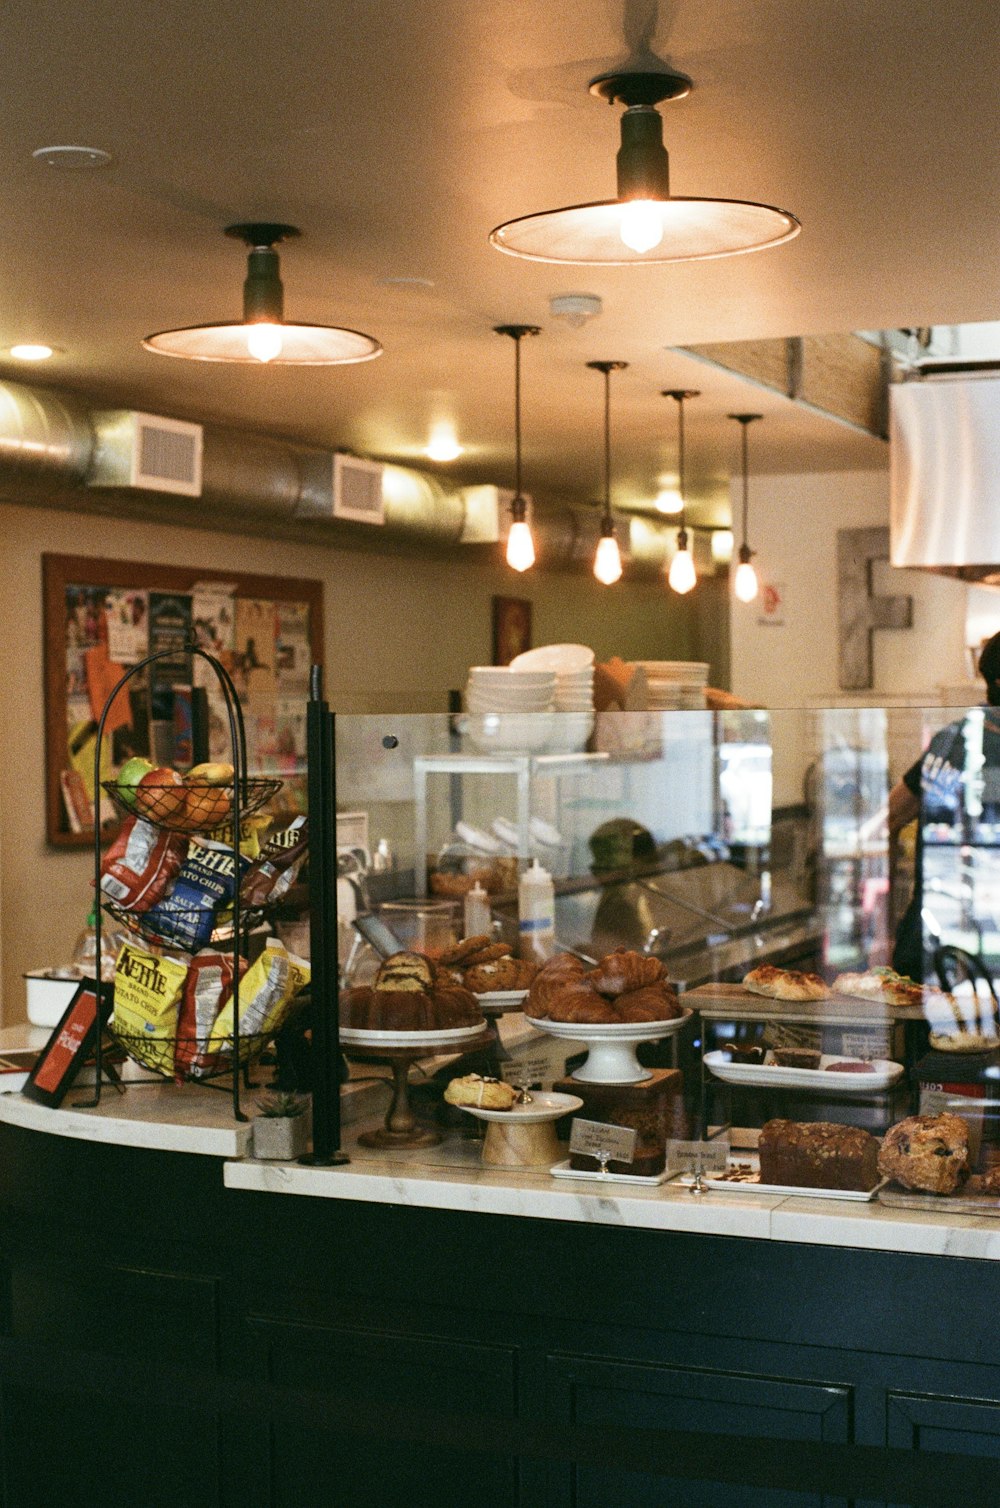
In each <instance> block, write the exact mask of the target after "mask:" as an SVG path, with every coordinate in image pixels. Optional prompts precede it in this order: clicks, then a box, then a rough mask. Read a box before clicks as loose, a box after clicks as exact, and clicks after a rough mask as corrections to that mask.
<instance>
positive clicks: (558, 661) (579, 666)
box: [511, 644, 594, 674]
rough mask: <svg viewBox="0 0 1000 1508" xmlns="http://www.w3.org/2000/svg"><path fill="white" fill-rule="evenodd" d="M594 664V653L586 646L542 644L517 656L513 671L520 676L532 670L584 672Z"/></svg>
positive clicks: (512, 667)
mask: <svg viewBox="0 0 1000 1508" xmlns="http://www.w3.org/2000/svg"><path fill="white" fill-rule="evenodd" d="M593 663H594V651H593V650H592V649H590V648H589V647H588V646H587V645H586V644H540V645H539V647H538V648H537V649H526V650H525V651H524V653H523V654H520V655H515V656H514V659H513V660H512V661H511V669H513V670H516V671H517V672H518V673H519V674H524V673H525V672H526V671H531V670H555V671H567V670H584V669H586V668H587V666H589V665H593Z"/></svg>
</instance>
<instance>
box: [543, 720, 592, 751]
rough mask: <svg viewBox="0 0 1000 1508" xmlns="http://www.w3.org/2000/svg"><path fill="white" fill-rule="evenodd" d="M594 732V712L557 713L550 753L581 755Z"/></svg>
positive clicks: (549, 745) (551, 736)
mask: <svg viewBox="0 0 1000 1508" xmlns="http://www.w3.org/2000/svg"><path fill="white" fill-rule="evenodd" d="M593 731H594V714H593V712H557V713H555V715H554V716H553V718H552V732H551V734H550V735H549V742H548V750H549V753H550V754H581V753H582V752H583V750H584V748H585V747H586V744H587V739H588V738H589V737H590V735H591V734H592V733H593Z"/></svg>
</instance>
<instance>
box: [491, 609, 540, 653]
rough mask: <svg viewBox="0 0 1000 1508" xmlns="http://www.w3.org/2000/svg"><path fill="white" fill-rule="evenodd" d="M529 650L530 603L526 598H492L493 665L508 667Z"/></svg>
mask: <svg viewBox="0 0 1000 1508" xmlns="http://www.w3.org/2000/svg"><path fill="white" fill-rule="evenodd" d="M530 648H531V603H530V601H529V600H528V598H527V597H494V598H493V663H494V665H509V664H510V662H511V660H513V658H514V656H515V655H519V654H523V653H524V651H525V650H526V649H530Z"/></svg>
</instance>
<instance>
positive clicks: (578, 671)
mask: <svg viewBox="0 0 1000 1508" xmlns="http://www.w3.org/2000/svg"><path fill="white" fill-rule="evenodd" d="M510 668H511V670H513V671H515V672H516V673H517V674H518V675H535V674H537V673H538V672H540V671H550V672H551V673H552V674H554V675H555V695H554V701H553V706H554V708H555V710H556V712H593V710H594V651H593V650H592V649H588V648H587V646H586V644H543V645H542V647H541V648H540V649H528V650H526V651H525V653H524V654H523V655H518V656H517V657H516V659H514V660H512V661H511V667H510Z"/></svg>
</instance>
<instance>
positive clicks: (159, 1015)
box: [112, 943, 187, 1041]
mask: <svg viewBox="0 0 1000 1508" xmlns="http://www.w3.org/2000/svg"><path fill="white" fill-rule="evenodd" d="M186 977H187V967H186V965H184V964H182V963H178V962H177V961H176V960H175V959H173V958H158V957H157V956H156V954H155V953H149V952H147V951H146V949H145V948H139V947H136V946H135V945H134V944H132V943H124V944H123V945H122V947H121V948H120V950H119V953H118V958H117V960H116V961H115V1005H114V1016H113V1018H112V1024H113V1026H114V1029H115V1031H117V1032H120V1033H121V1034H122V1036H124V1037H148V1038H155V1039H160V1040H163V1041H166V1040H169V1039H172V1038H173V1037H174V1036H175V1035H176V1032H177V1012H178V1007H179V1006H180V1000H181V993H182V991H183V989H184V980H185V978H186Z"/></svg>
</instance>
